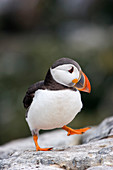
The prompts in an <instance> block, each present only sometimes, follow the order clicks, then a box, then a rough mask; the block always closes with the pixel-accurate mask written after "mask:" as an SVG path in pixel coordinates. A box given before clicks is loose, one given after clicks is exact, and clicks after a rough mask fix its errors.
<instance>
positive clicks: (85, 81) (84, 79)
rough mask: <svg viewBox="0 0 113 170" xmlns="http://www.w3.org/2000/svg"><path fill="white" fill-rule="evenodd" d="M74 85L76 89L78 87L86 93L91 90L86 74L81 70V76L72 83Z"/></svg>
mask: <svg viewBox="0 0 113 170" xmlns="http://www.w3.org/2000/svg"><path fill="white" fill-rule="evenodd" d="M74 87H76V89H78V90H79V91H84V92H87V93H90V92H91V85H90V82H89V80H88V78H87V76H86V75H85V74H84V73H83V72H82V71H81V78H80V80H79V81H78V82H77V83H76V84H75V85H74Z"/></svg>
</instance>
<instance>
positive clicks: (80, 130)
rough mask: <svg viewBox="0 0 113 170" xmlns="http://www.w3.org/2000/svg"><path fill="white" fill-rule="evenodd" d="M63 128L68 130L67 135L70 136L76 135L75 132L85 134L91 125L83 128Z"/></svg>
mask: <svg viewBox="0 0 113 170" xmlns="http://www.w3.org/2000/svg"><path fill="white" fill-rule="evenodd" d="M62 129H64V130H66V131H67V132H68V134H67V136H70V135H75V134H79V135H80V134H83V133H84V132H86V131H87V130H89V129H90V127H87V128H82V129H72V128H69V127H67V126H65V125H64V126H63V127H62Z"/></svg>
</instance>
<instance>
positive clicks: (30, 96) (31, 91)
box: [23, 81, 44, 109]
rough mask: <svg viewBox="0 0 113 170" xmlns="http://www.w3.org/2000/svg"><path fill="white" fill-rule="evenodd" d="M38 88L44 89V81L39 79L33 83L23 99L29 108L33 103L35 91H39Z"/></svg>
mask: <svg viewBox="0 0 113 170" xmlns="http://www.w3.org/2000/svg"><path fill="white" fill-rule="evenodd" d="M38 89H44V81H39V82H37V83H35V84H33V85H31V86H30V87H29V88H28V90H27V92H26V95H25V97H24V99H23V104H24V107H25V108H26V109H27V108H29V106H30V105H31V103H32V101H33V97H34V93H35V91H37V90H38Z"/></svg>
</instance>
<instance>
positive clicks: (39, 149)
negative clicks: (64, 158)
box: [36, 147, 53, 151]
mask: <svg viewBox="0 0 113 170" xmlns="http://www.w3.org/2000/svg"><path fill="white" fill-rule="evenodd" d="M52 149H53V148H40V147H38V148H36V150H37V151H51V150H52Z"/></svg>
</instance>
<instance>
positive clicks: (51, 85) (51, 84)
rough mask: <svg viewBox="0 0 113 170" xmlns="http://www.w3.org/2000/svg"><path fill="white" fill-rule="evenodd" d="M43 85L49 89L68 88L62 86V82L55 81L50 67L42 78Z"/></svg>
mask: <svg viewBox="0 0 113 170" xmlns="http://www.w3.org/2000/svg"><path fill="white" fill-rule="evenodd" d="M44 85H45V86H46V87H47V89H50V90H63V89H68V87H67V86H64V85H62V84H59V83H57V82H56V81H55V80H54V79H53V77H52V75H51V72H50V69H49V70H48V72H47V74H46V77H45V80H44Z"/></svg>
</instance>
